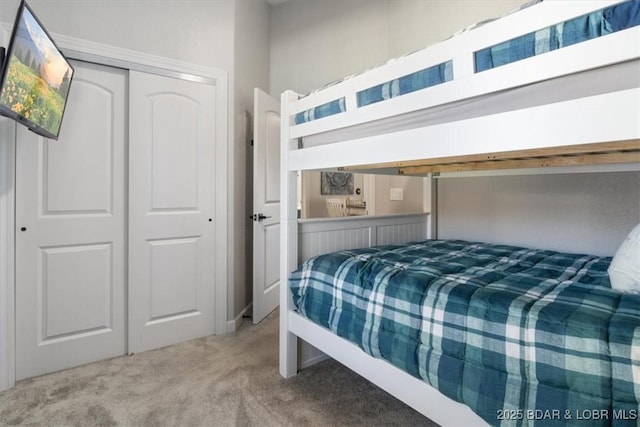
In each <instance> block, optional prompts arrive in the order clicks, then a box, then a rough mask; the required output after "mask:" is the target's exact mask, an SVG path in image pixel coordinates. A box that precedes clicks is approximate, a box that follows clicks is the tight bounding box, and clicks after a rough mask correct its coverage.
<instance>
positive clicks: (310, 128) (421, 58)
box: [287, 0, 640, 138]
mask: <svg viewBox="0 0 640 427" xmlns="http://www.w3.org/2000/svg"><path fill="white" fill-rule="evenodd" d="M617 3H624V1H588V2H576V1H562V0H551V1H549V0H547V1H543V2H542V3H539V4H536V5H534V6H531V7H528V8H526V9H523V10H520V11H518V12H517V13H512V14H510V15H507V16H505V17H502V18H500V19H498V20H495V21H493V22H490V23H487V24H485V25H482V26H479V27H477V28H475V29H473V30H470V31H467V32H464V33H462V34H460V35H457V36H454V37H452V38H450V39H448V40H445V41H443V42H440V43H438V44H435V45H433V46H430V47H428V48H426V49H423V50H420V51H417V52H414V53H412V54H409V55H407V56H404V57H401V58H398V59H396V60H393V61H390V62H389V63H387V64H384V65H382V66H379V67H377V68H373V69H371V70H368V71H366V72H364V73H362V74H360V75H356V76H353V77H351V78H348V79H346V80H344V81H342V82H339V83H336V84H334V85H332V86H329V87H326V88H324V89H321V90H319V91H317V92H315V93H311V94H309V95H307V96H303V97H300V96H296V97H292V98H291V104H290V105H289V108H288V109H287V110H288V117H287V119H288V120H289V125H290V134H289V136H290V137H291V138H303V137H306V136H310V135H314V134H318V133H322V132H328V131H332V130H338V129H343V128H347V127H350V126H355V125H360V124H363V123H367V122H373V121H375V120H379V119H383V118H389V117H392V116H398V115H402V114H405V113H410V112H413V111H418V110H424V109H427V108H431V107H435V106H439V105H445V104H450V103H453V102H456V101H460V100H464V99H470V98H474V97H478V96H481V95H487V94H491V93H496V92H499V91H503V90H507V89H511V88H516V87H521V86H524V85H529V84H533V83H537V82H541V81H545V80H549V79H553V78H556V77H561V76H566V75H570V74H573V73H578V72H581V71H585V70H590V69H595V68H599V67H605V66H608V65H612V64H617V63H622V62H626V61H631V60H633V59H637V58H639V57H640V26H635V27H632V28H628V29H625V30H621V31H617V32H613V33H610V34H606V35H605V36H602V37H597V38H593V39H590V40H586V41H584V42H580V43H576V44H572V45H570V46H566V47H562V48H559V49H556V50H550V51H548V52H545V53H544V54H541V55H536V56H531V57H528V58H526V59H522V60H518V61H516V62H511V63H508V64H505V65H501V66H497V67H495V68H491V69H487V70H484V71H480V72H476V65H475V54H476V53H477V52H481V51H483V50H485V49H488V48H490V47H492V46H496V45H498V44H500V43H503V42H506V41H509V40H513V39H515V38H518V37H521V36H526V35H528V34H531V33H534V32H536V31H539V30H541V29H545V28H548V27H553V26H555V25H557V24H558V23H561V22H565V21H569V20H571V19H573V18H576V17H580V16H583V15H587V14H589V13H592V12H595V11H598V10H601V9H604V8H607V7H610V6H612V5H615V4H617ZM612 46H615V48H612ZM443 65H446V67H447V68H451V69H452V78H451V80H448V81H443V82H442V83H439V84H436V85H433V86H429V87H426V88H423V89H420V90H415V91H412V92H409V93H405V94H402V95H400V96H397V97H391V98H385V99H384V100H383V101H381V102H375V103H372V104H368V105H363V106H358V94H360V95H361V96H362V94H363V93H365V92H366V91H367V90H371V89H372V88H375V87H376V86H381V85H384V84H385V83H390V82H392V81H393V80H395V79H400V78H402V77H404V76H407V75H409V74H411V73H415V72H418V71H426V70H428V69H429V68H431V67H438V66H443ZM294 98H299V99H294ZM339 101H340V102H344V111H342V112H338V113H335V114H332V115H329V116H326V117H322V118H319V119H315V120H311V121H307V122H304V123H300V124H296V123H295V117H296V115H299V114H301V113H302V114H304V113H305V112H308V111H310V110H313V109H315V108H318V107H321V106H327V105H329V104H331V103H336V102H339Z"/></svg>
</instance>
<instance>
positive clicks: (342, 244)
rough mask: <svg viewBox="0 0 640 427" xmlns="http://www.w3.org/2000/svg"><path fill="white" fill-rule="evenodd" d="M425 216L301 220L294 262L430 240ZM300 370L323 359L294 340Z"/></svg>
mask: <svg viewBox="0 0 640 427" xmlns="http://www.w3.org/2000/svg"><path fill="white" fill-rule="evenodd" d="M430 223H431V220H430V215H429V214H428V213H416V214H404V215H384V216H358V217H342V218H317V219H303V220H299V223H298V236H299V240H298V241H299V245H298V263H299V264H300V263H302V262H304V261H305V260H307V259H309V258H311V257H313V256H316V255H322V254H326V253H329V252H334V251H340V250H343V249H355V248H363V247H370V246H377V245H389V244H401V243H408V242H412V241H419V240H424V239H428V238H430V237H431V226H430ZM298 357H299V360H298V366H299V367H300V368H302V369H304V368H306V367H308V366H311V365H313V364H315V363H318V362H320V361H321V360H324V359H326V358H327V357H328V356H326V355H325V354H324V353H323V352H321V351H320V350H318V349H316V348H315V347H313V346H311V345H310V344H308V343H307V342H305V341H302V340H298Z"/></svg>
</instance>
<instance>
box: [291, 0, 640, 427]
mask: <svg viewBox="0 0 640 427" xmlns="http://www.w3.org/2000/svg"><path fill="white" fill-rule="evenodd" d="M617 3H622V2H620V1H588V2H584V1H583V2H579V1H560V0H551V1H544V2H542V3H538V4H536V5H534V6H532V7H529V8H526V9H523V10H520V11H518V12H516V13H513V14H510V15H508V16H506V17H503V18H500V19H499V20H496V21H493V22H491V23H488V24H485V25H483V26H480V27H478V28H475V29H473V30H472V31H468V32H465V33H462V34H460V35H457V36H455V37H453V38H450V39H448V40H446V41H444V42H441V43H439V44H437V45H434V46H431V47H429V48H427V49H424V50H421V51H418V52H415V53H413V54H410V55H408V56H405V57H402V58H399V59H397V60H394V61H391V62H389V63H387V64H385V65H383V66H380V67H377V68H374V69H372V70H369V71H367V72H365V73H363V74H361V75H357V76H354V77H351V78H349V79H346V80H344V81H342V82H339V83H337V84H334V85H332V86H329V87H326V88H324V89H322V90H319V91H317V92H315V93H312V94H309V95H307V96H300V95H298V94H296V93H294V92H291V91H287V92H285V93H283V95H282V118H283V119H282V133H281V135H282V137H281V138H282V157H281V168H282V169H281V180H282V195H283V197H282V204H281V218H282V223H281V227H282V228H281V233H282V234H281V250H282V257H281V260H282V261H281V271H280V275H281V276H280V277H281V283H282V286H281V288H280V289H281V299H280V307H281V308H280V373H281V375H282V376H284V377H291V376H293V375H296V373H297V370H298V345H297V338H301V339H302V340H304V341H306V342H308V343H310V344H311V345H313V346H315V347H316V348H318V349H320V350H321V351H323V352H324V353H326V354H328V355H329V356H331V357H332V358H334V359H336V360H338V361H340V362H341V363H343V364H345V365H346V366H348V367H349V368H351V369H352V370H354V371H356V372H357V373H359V374H361V375H363V376H364V377H366V378H367V379H369V380H370V381H372V382H373V383H375V384H377V385H379V386H380V387H382V388H383V389H385V390H386V391H388V392H389V393H391V394H392V395H394V396H396V397H398V398H399V399H401V400H402V401H404V402H406V403H407V404H409V405H410V406H412V407H413V408H415V409H416V410H418V411H420V412H421V413H423V414H424V415H425V416H427V417H429V418H431V419H432V420H434V421H436V422H438V423H440V424H442V425H453V426H456V425H486V422H485V421H484V420H482V419H481V418H480V417H478V416H477V415H476V414H474V413H473V412H472V411H471V410H470V409H469V408H467V407H466V406H464V405H462V404H460V403H457V402H455V401H453V400H451V399H449V398H448V397H445V396H444V395H443V394H441V393H440V392H438V391H437V390H436V389H435V388H432V387H430V386H429V385H427V384H426V383H424V382H422V381H420V380H418V379H416V378H414V377H413V376H411V375H409V374H407V373H405V372H403V371H401V370H400V369H397V368H395V367H394V366H392V365H391V364H389V363H387V362H385V361H382V360H379V359H375V358H373V357H371V356H369V355H367V354H366V353H364V352H363V351H362V350H360V349H359V348H358V347H357V346H356V345H353V344H351V343H350V342H348V341H346V340H344V339H342V338H340V337H338V336H336V335H334V334H332V333H331V332H329V331H328V330H326V329H325V328H323V327H320V326H318V325H316V324H315V323H313V322H311V321H309V320H307V319H306V318H305V317H303V316H301V315H299V314H298V313H296V312H295V311H294V310H293V305H292V297H291V295H290V290H289V287H288V286H286V284H287V283H288V278H289V276H290V274H291V273H292V271H294V270H295V269H296V268H297V267H298V263H299V259H298V258H299V247H298V245H299V242H298V238H299V229H298V227H299V222H298V219H297V211H296V206H297V202H296V198H297V192H296V172H297V171H303V170H359V171H368V172H371V171H377V172H380V173H397V174H406V175H422V176H428V175H431V176H437V175H444V174H447V173H459V172H461V171H467V172H468V171H471V172H473V173H477V171H481V170H496V169H517V168H524V169H526V170H527V171H529V172H531V173H539V172H540V171H543V172H544V171H547V170H552V169H553V168H556V167H565V168H566V167H568V169H571V168H589V170H593V171H599V170H603V171H610V170H639V169H640V120H639V119H638V117H640V26H635V27H632V28H628V29H625V30H622V31H618V32H614V33H611V34H607V35H606V36H603V37H598V38H594V39H591V40H587V41H584V42H581V43H577V44H574V45H571V46H568V47H564V48H561V49H558V50H554V51H550V52H547V53H544V54H542V55H537V56H532V57H529V58H526V59H522V60H518V61H515V62H512V63H508V64H506V65H502V66H498V67H495V68H492V69H488V70H486V71H482V72H476V71H475V65H474V52H478V51H481V50H483V49H485V48H489V47H491V46H495V45H498V44H500V43H502V42H505V41H506V40H510V39H514V38H517V37H519V36H522V35H526V34H529V33H533V32H536V31H538V30H540V29H544V28H548V27H553V26H555V25H557V24H558V23H560V22H564V21H569V20H571V19H573V18H576V17H579V16H582V15H586V14H589V13H592V12H594V11H598V10H601V9H603V8H606V7H610V6H612V5H614V4H617ZM444 63H447V64H448V66H450V67H451V66H452V70H453V78H452V79H451V80H449V81H445V82H443V83H442V84H438V85H434V86H432V87H428V88H425V89H422V90H417V91H414V92H411V93H406V94H403V95H401V96H397V97H392V98H390V99H386V100H384V101H381V102H375V103H372V104H369V105H366V106H362V107H359V106H358V93H361V92H362V91H365V90H366V89H368V88H372V87H376V86H379V85H384V84H386V83H390V82H392V81H394V79H398V78H400V77H402V76H406V75H409V74H411V73H414V72H417V71H419V70H424V69H426V68H429V67H431V66H435V65H437V64H444ZM336 100H341V102H342V103H343V105H342V106H341V110H344V111H341V112H339V113H337V114H334V115H330V116H327V117H324V118H322V119H318V120H311V121H307V122H304V123H300V124H296V115H300V114H303V115H304V114H305V112H309V111H313V109H314V108H316V107H318V106H322V105H327V104H328V103H332V102H335V101H336ZM563 170H564V169H563ZM568 171H570V170H568ZM432 209H433V210H434V212H436V207H435V206H433V207H432ZM431 237H435V236H431Z"/></svg>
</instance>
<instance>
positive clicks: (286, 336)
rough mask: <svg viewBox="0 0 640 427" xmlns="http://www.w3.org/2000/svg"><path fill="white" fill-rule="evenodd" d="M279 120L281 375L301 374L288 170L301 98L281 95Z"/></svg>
mask: <svg viewBox="0 0 640 427" xmlns="http://www.w3.org/2000/svg"><path fill="white" fill-rule="evenodd" d="M280 100H281V120H280V123H281V124H280V193H281V195H280V375H282V376H283V377H285V378H288V377H292V376H294V375H296V374H297V373H298V339H297V337H296V336H295V335H294V334H292V333H291V332H289V310H290V309H291V296H290V295H289V286H288V281H289V274H290V273H291V272H292V271H293V270H295V269H296V267H297V266H298V265H297V264H298V209H297V195H298V194H297V179H296V171H295V170H294V171H292V170H290V168H289V151H291V150H295V149H297V148H298V143H297V141H296V140H291V138H290V137H289V130H290V124H291V112H290V110H291V103H292V102H294V101H297V100H298V95H297V94H296V93H295V92H292V91H286V92H283V93H282V96H281V99H280Z"/></svg>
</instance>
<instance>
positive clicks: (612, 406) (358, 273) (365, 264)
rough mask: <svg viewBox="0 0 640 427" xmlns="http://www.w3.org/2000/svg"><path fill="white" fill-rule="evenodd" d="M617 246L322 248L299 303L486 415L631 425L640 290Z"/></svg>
mask: <svg viewBox="0 0 640 427" xmlns="http://www.w3.org/2000/svg"><path fill="white" fill-rule="evenodd" d="M610 261H611V258H607V257H596V256H590V255H575V254H563V253H558V252H553V251H546V250H534V249H525V248H518V247H513V246H505V245H492V244H484V243H470V242H464V241H459V240H449V241H443V240H430V241H426V242H420V243H414V244H410V245H407V246H384V247H374V248H363V249H357V250H347V251H341V252H336V253H332V254H327V255H321V256H318V257H315V258H312V259H310V260H308V261H306V262H305V263H304V264H303V265H302V266H301V267H300V268H299V269H298V270H297V271H295V272H294V273H293V274H292V276H291V279H290V287H291V290H292V294H293V302H294V305H295V307H296V309H297V311H298V312H299V313H301V314H302V315H304V316H305V317H307V318H309V319H310V320H312V321H314V322H316V323H318V324H320V325H321V326H324V327H326V328H328V329H330V330H331V331H332V332H333V333H335V334H337V335H339V336H341V337H343V338H346V339H348V340H350V341H351V342H353V343H355V344H357V345H358V346H360V347H361V348H362V350H364V351H365V352H367V353H368V354H370V355H371V356H374V357H377V358H382V359H385V360H387V361H389V362H390V363H392V364H393V365H395V366H397V367H398V368H401V369H403V370H404V371H406V372H408V373H409V374H411V375H413V376H415V377H417V378H420V379H422V380H424V381H425V382H427V383H428V384H430V385H432V386H433V387H435V388H437V389H438V390H439V391H440V392H442V393H443V394H445V395H446V396H449V397H450V398H452V399H454V400H456V401H459V402H463V403H464V404H466V405H468V406H469V407H470V408H471V409H472V410H473V411H474V412H476V413H477V414H478V415H479V416H481V417H482V418H483V419H485V420H486V421H487V422H488V423H490V424H492V425H504V426H560V425H563V426H564V425H576V426H584V425H590V426H610V425H613V426H636V425H638V419H639V415H640V411H639V408H640V405H639V402H640V295H631V294H621V293H619V292H617V291H614V290H612V289H611V287H610V284H609V278H608V274H607V268H608V266H609V263H610Z"/></svg>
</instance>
